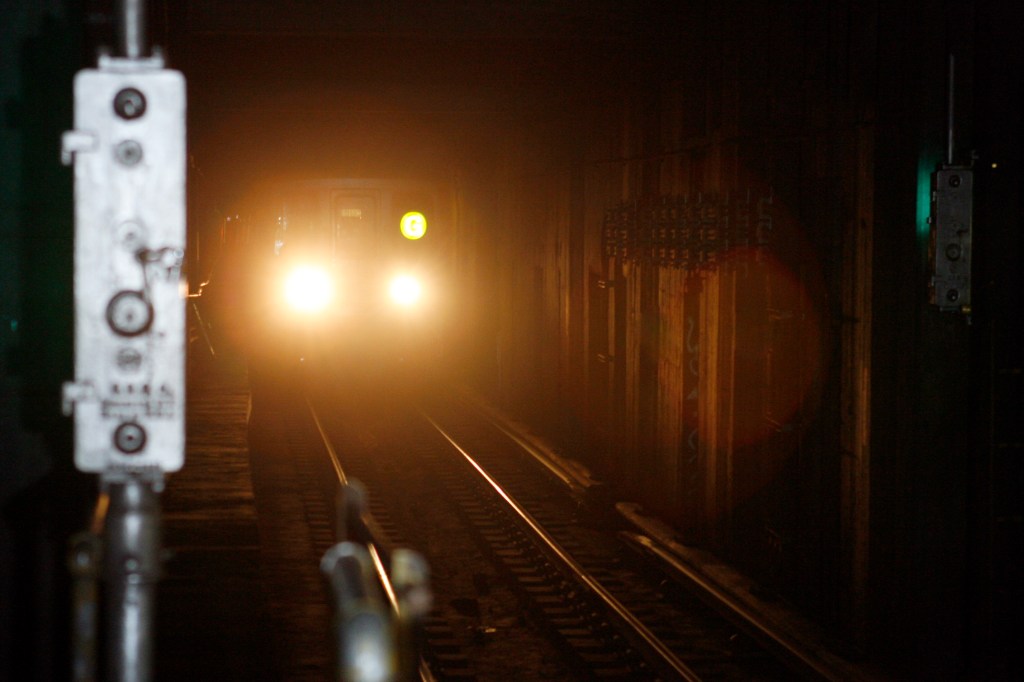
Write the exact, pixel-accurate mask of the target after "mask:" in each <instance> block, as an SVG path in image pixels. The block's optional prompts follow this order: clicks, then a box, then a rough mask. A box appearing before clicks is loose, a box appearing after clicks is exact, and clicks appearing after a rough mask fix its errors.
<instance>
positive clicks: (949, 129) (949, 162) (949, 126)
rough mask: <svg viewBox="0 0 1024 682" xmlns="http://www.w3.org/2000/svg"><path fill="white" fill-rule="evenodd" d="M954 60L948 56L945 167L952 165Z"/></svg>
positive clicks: (951, 56)
mask: <svg viewBox="0 0 1024 682" xmlns="http://www.w3.org/2000/svg"><path fill="white" fill-rule="evenodd" d="M955 76H956V58H955V57H954V56H953V55H949V102H948V107H949V111H948V113H947V116H948V119H947V124H946V165H947V166H952V165H953V118H954V111H953V104H954V102H955V99H954V98H955V87H956V81H955Z"/></svg>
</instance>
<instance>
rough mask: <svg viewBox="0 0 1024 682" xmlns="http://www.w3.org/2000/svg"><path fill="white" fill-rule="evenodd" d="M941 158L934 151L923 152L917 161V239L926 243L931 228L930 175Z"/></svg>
mask: <svg viewBox="0 0 1024 682" xmlns="http://www.w3.org/2000/svg"><path fill="white" fill-rule="evenodd" d="M940 158H941V156H940V155H939V154H938V153H937V152H935V151H934V150H930V149H929V150H925V151H924V152H923V153H922V154H921V156H920V157H918V160H917V216H916V218H917V220H916V222H917V238H918V239H919V240H922V241H923V242H925V243H927V242H928V240H929V239H930V237H931V231H932V226H931V225H930V224H929V223H928V218H929V217H931V214H932V173H934V172H935V169H936V168H938V165H939V160H940Z"/></svg>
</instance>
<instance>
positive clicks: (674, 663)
mask: <svg viewBox="0 0 1024 682" xmlns="http://www.w3.org/2000/svg"><path fill="white" fill-rule="evenodd" d="M420 414H421V415H422V416H423V418H424V419H426V420H427V421H428V422H430V424H431V426H433V427H434V429H436V430H437V432H438V433H440V434H441V436H442V437H443V438H444V439H445V440H446V441H448V443H449V444H450V445H451V446H452V447H453V448H454V449H455V450H456V451H457V452H458V453H459V454H460V455H462V457H463V458H464V459H465V460H466V461H467V462H468V463H469V464H470V466H472V467H473V468H474V469H476V471H477V473H479V474H480V476H481V477H483V479H484V480H485V481H487V483H488V484H489V485H490V486H491V487H492V488H493V489H494V491H495V492H496V493H497V494H498V495H499V496H500V497H501V498H502V499H504V500H505V502H506V503H507V504H508V505H509V506H510V507H511V508H512V509H513V511H515V513H516V514H517V515H518V516H519V517H520V518H521V519H522V520H523V522H524V523H526V525H527V526H529V527H530V529H531V530H532V531H533V532H534V533H535V534H536V535H537V537H538V538H540V539H541V540H542V541H543V542H544V544H545V545H547V547H548V549H549V550H550V551H551V552H552V553H553V554H554V555H555V556H557V557H558V559H559V560H561V561H562V563H564V564H565V566H566V567H567V568H569V570H570V571H572V573H573V575H574V576H575V577H576V580H577V581H578V582H580V583H582V584H583V585H585V586H586V587H588V588H589V589H590V590H591V591H592V592H593V593H594V594H596V595H597V596H598V597H599V598H600V599H601V601H603V602H604V603H605V605H606V606H607V607H608V608H609V609H610V610H611V612H612V613H613V614H615V616H616V618H618V619H619V621H620V622H622V623H623V624H625V625H626V626H628V627H629V628H630V629H631V630H632V631H633V632H634V633H635V634H636V635H637V639H638V640H639V642H640V644H641V645H642V646H643V647H645V648H647V649H648V650H650V651H653V652H654V653H656V654H657V655H658V657H659V658H660V660H661V661H662V662H663V663H664V664H665V667H667V668H668V669H670V670H672V671H673V672H674V673H675V674H676V675H678V676H679V678H680V679H683V680H687V682H699V681H700V679H701V678H700V676H699V675H697V674H696V673H695V672H694V671H693V670H692V669H691V668H690V667H689V666H687V665H686V664H685V663H684V662H683V661H681V660H680V659H679V657H678V656H676V655H675V653H673V652H672V650H671V649H669V648H668V646H666V645H665V643H664V642H662V641H661V640H660V639H658V637H657V636H656V635H655V634H654V633H653V632H651V631H650V630H649V629H648V628H647V626H646V625H644V624H643V623H642V622H640V620H639V619H638V618H637V617H636V616H634V615H633V614H632V613H631V612H630V610H629V609H628V608H626V607H625V606H624V605H623V604H622V602H620V601H619V600H618V599H616V598H615V596H614V595H613V594H612V593H611V592H609V591H608V590H607V589H606V588H605V587H604V585H602V584H601V583H600V582H599V581H598V580H596V579H595V578H594V577H593V576H591V575H590V574H589V573H587V571H586V569H584V568H583V566H582V565H581V564H580V563H579V562H578V561H576V559H575V558H573V556H572V555H571V554H569V552H567V551H566V550H565V549H564V548H563V547H562V546H561V545H560V544H558V541H557V540H555V539H554V538H553V537H552V536H551V534H550V533H548V532H547V531H546V530H545V529H544V527H543V526H541V525H540V523H538V522H537V520H536V519H534V518H533V516H532V515H531V514H530V513H529V512H528V511H527V510H526V509H525V508H523V507H522V506H521V505H520V504H519V503H518V502H516V500H515V499H514V498H513V497H512V496H511V495H510V494H509V493H508V492H507V491H506V490H504V489H503V488H502V487H501V486H500V485H499V484H498V482H497V481H495V480H494V478H492V477H491V475H490V474H488V473H487V471H486V470H485V469H484V468H483V467H482V466H481V465H480V464H479V463H478V462H477V461H476V460H474V459H473V457H472V456H471V455H470V454H469V453H468V452H466V451H465V450H464V449H463V448H462V447H461V446H460V445H459V444H458V443H456V442H455V439H454V438H452V437H451V436H450V435H449V434H448V432H447V431H445V430H444V428H443V427H442V426H441V425H440V424H438V423H437V422H436V421H434V419H433V418H432V417H430V415H428V414H426V413H425V412H422V411H421V412H420Z"/></svg>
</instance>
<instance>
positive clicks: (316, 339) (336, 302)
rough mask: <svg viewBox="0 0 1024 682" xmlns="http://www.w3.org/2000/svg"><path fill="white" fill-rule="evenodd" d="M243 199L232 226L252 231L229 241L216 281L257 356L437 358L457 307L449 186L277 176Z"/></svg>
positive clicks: (391, 364) (237, 336)
mask: <svg viewBox="0 0 1024 682" xmlns="http://www.w3.org/2000/svg"><path fill="white" fill-rule="evenodd" d="M245 203H246V207H245V209H246V210H245V213H244V215H240V217H238V218H235V221H236V222H237V221H243V222H244V227H240V226H237V225H236V226H235V228H233V229H243V230H244V232H245V238H244V239H238V238H235V239H234V240H233V242H232V244H230V245H228V246H227V247H226V248H225V249H224V250H225V251H226V252H228V253H229V254H230V255H228V256H226V257H222V258H221V259H220V261H221V263H222V265H221V267H219V268H215V272H214V274H213V277H212V281H211V287H210V288H211V290H212V291H211V293H213V292H216V293H217V295H216V296H214V298H215V299H217V300H216V302H215V303H214V306H215V307H216V308H219V309H220V311H221V313H222V315H221V318H220V319H221V320H223V321H224V325H225V327H227V328H229V329H230V330H231V332H230V336H231V337H233V339H234V340H235V341H236V342H237V345H239V346H241V347H243V348H244V350H245V351H246V353H247V354H248V356H249V358H250V363H253V364H256V365H258V366H259V367H261V368H274V369H282V368H283V369H287V368H289V367H290V366H292V365H294V364H296V363H299V364H305V365H307V366H309V365H312V364H314V363H319V364H322V363H325V362H329V363H331V364H333V365H336V364H345V363H347V364H348V365H349V366H350V367H359V368H363V369H367V368H373V369H384V368H397V367H405V368H408V367H416V368H423V367H424V366H425V365H429V364H430V363H431V362H432V361H433V360H435V359H436V358H438V357H439V356H440V354H441V350H442V340H443V337H444V328H445V324H446V322H445V321H446V319H447V318H448V311H449V310H450V308H451V305H452V300H451V291H450V286H449V284H448V280H449V277H448V275H449V272H450V270H451V262H450V260H451V253H450V251H451V250H450V248H449V246H448V245H449V243H450V242H451V235H450V230H451V225H452V213H453V211H452V206H451V195H450V192H449V191H447V190H446V189H445V187H444V186H443V185H441V184H437V183H430V182H421V181H413V180H395V179H354V178H332V179H315V180H302V181H287V182H275V183H270V184H266V185H263V186H261V187H260V188H259V190H258V191H255V192H252V193H250V198H249V199H247V200H246V202H245ZM243 253H244V255H243V256H241V257H239V255H240V254H243ZM217 269H219V270H221V272H220V273H217V272H216V270H217ZM218 278H219V279H220V280H222V283H221V285H220V286H217V281H218ZM225 298H230V299H233V300H228V301H225V300H224V299H225ZM240 299H241V300H240Z"/></svg>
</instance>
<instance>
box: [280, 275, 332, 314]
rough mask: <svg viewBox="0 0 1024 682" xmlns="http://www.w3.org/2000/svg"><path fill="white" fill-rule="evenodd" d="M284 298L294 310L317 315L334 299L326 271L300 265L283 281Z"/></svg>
mask: <svg viewBox="0 0 1024 682" xmlns="http://www.w3.org/2000/svg"><path fill="white" fill-rule="evenodd" d="M284 297H285V300H286V301H287V302H288V305H289V306H290V307H291V308H292V309H294V310H297V311H299V312H301V313H308V314H315V313H319V312H322V311H323V310H324V309H325V308H327V306H328V304H330V302H331V299H333V298H334V282H333V281H332V280H331V275H330V273H328V272H327V270H325V269H323V268H321V267H317V266H314V265H301V266H299V267H296V268H295V269H294V270H292V271H291V272H290V273H289V274H288V277H287V278H286V279H285V282H284Z"/></svg>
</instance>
